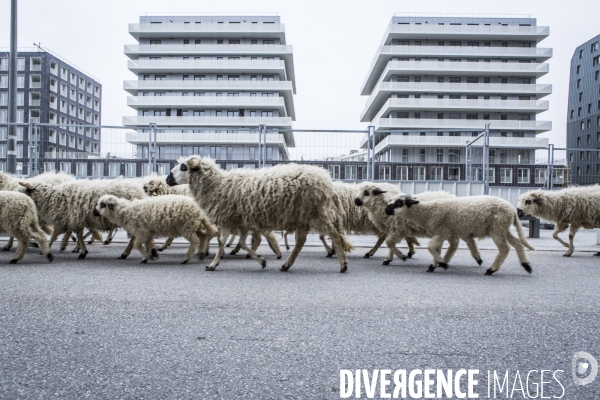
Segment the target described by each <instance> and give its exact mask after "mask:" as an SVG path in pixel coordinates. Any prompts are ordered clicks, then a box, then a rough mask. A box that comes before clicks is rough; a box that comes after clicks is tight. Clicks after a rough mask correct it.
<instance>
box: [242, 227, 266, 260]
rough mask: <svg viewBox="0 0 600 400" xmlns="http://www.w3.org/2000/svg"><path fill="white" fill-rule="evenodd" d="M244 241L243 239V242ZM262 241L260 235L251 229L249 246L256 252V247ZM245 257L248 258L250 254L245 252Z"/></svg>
mask: <svg viewBox="0 0 600 400" xmlns="http://www.w3.org/2000/svg"><path fill="white" fill-rule="evenodd" d="M245 242H246V241H244V243H245ZM261 242H262V236H261V234H260V233H259V232H258V231H252V240H251V241H250V243H251V245H250V248H251V249H252V250H253V251H254V252H256V249H258V246H260V243H261ZM246 258H250V254H246Z"/></svg>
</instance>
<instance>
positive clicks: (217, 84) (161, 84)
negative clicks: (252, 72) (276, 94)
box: [123, 80, 292, 93]
mask: <svg viewBox="0 0 600 400" xmlns="http://www.w3.org/2000/svg"><path fill="white" fill-rule="evenodd" d="M123 89H125V90H126V91H128V92H130V93H134V92H137V91H138V90H169V89H170V90H176V89H179V90H181V89H186V90H211V89H212V90H228V89H239V90H269V91H280V90H281V91H290V90H292V83H291V82H290V81H251V80H243V81H242V80H240V81H206V80H205V81H182V80H166V81H154V80H148V81H124V82H123Z"/></svg>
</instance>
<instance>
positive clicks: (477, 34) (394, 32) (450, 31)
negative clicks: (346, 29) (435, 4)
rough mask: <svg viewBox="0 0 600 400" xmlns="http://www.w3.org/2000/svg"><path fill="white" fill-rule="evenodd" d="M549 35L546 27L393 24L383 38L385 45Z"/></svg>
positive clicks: (521, 38) (526, 37) (519, 38)
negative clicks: (414, 40)
mask: <svg viewBox="0 0 600 400" xmlns="http://www.w3.org/2000/svg"><path fill="white" fill-rule="evenodd" d="M548 35H550V28H549V27H547V26H514V25H512V26H499V25H449V24H447V25H434V24H424V25H416V24H406V25H405V24H394V23H391V24H390V25H389V27H388V29H387V32H386V34H385V36H384V40H385V41H386V43H385V44H389V42H390V41H391V39H393V38H417V39H419V38H420V39H446V40H448V39H459V38H461V39H463V38H464V39H473V40H475V39H476V38H488V39H492V38H494V39H495V40H509V39H512V40H536V41H541V40H543V39H544V38H545V37H547V36H548Z"/></svg>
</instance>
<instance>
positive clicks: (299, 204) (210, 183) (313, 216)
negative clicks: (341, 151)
mask: <svg viewBox="0 0 600 400" xmlns="http://www.w3.org/2000/svg"><path fill="white" fill-rule="evenodd" d="M167 183H168V184H169V185H171V186H174V185H177V184H184V183H189V185H190V190H191V191H192V194H193V196H194V198H195V199H196V201H197V202H198V204H199V205H200V207H201V208H202V209H203V210H204V211H205V212H206V213H207V215H208V217H209V219H210V220H211V221H212V222H213V223H214V224H215V225H217V226H218V227H219V229H221V232H222V234H224V235H228V234H230V233H232V232H237V231H239V232H241V237H240V243H241V244H242V248H243V249H244V250H246V251H247V252H248V253H249V254H250V255H251V256H252V258H254V259H255V260H257V261H258V262H259V263H260V264H261V265H262V266H263V268H264V266H265V265H266V262H265V260H264V258H262V257H260V256H258V255H257V254H256V253H255V252H254V251H252V249H250V248H248V246H247V245H246V244H245V238H246V236H247V234H248V232H249V231H251V230H257V231H273V230H296V237H297V238H296V245H295V246H294V250H292V252H291V254H290V256H289V257H288V259H287V260H286V261H285V263H284V264H283V266H282V267H281V270H282V271H287V270H288V269H289V268H290V267H291V266H292V265H293V264H294V261H295V260H296V257H297V256H298V253H299V252H300V250H301V249H302V246H303V245H304V243H305V242H306V235H307V234H308V232H309V231H311V230H312V231H315V232H318V233H321V234H324V235H328V236H329V237H331V239H332V240H333V245H334V248H335V250H336V253H337V254H338V260H339V263H340V272H345V271H346V270H347V259H346V255H345V252H346V251H350V250H351V249H352V248H353V246H352V245H351V244H350V243H349V242H348V241H347V239H346V238H345V236H344V232H343V226H342V221H341V218H340V215H341V214H342V213H343V210H342V209H341V205H340V204H339V202H337V201H336V196H335V192H334V189H333V183H332V181H331V178H330V176H329V174H328V173H327V172H326V171H325V170H323V169H322V168H317V167H312V166H308V165H297V164H287V165H277V166H275V167H271V168H263V169H259V170H241V169H237V170H233V171H229V172H227V171H223V170H221V169H219V168H217V166H216V165H215V162H214V161H213V160H211V159H208V158H200V157H199V156H192V157H188V158H185V159H182V160H180V162H179V164H178V165H176V166H175V167H174V168H173V169H172V170H171V174H170V175H169V176H168V177H167ZM224 251H225V240H220V241H219V251H218V252H217V255H216V256H215V259H214V260H213V262H212V263H211V264H210V265H209V266H208V267H207V269H208V270H214V269H215V268H216V267H217V265H219V261H220V259H221V256H222V255H223V253H224Z"/></svg>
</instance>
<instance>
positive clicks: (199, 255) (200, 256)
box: [198, 253, 206, 260]
mask: <svg viewBox="0 0 600 400" xmlns="http://www.w3.org/2000/svg"><path fill="white" fill-rule="evenodd" d="M204 257H206V254H204V253H200V254H198V259H200V260H204Z"/></svg>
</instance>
